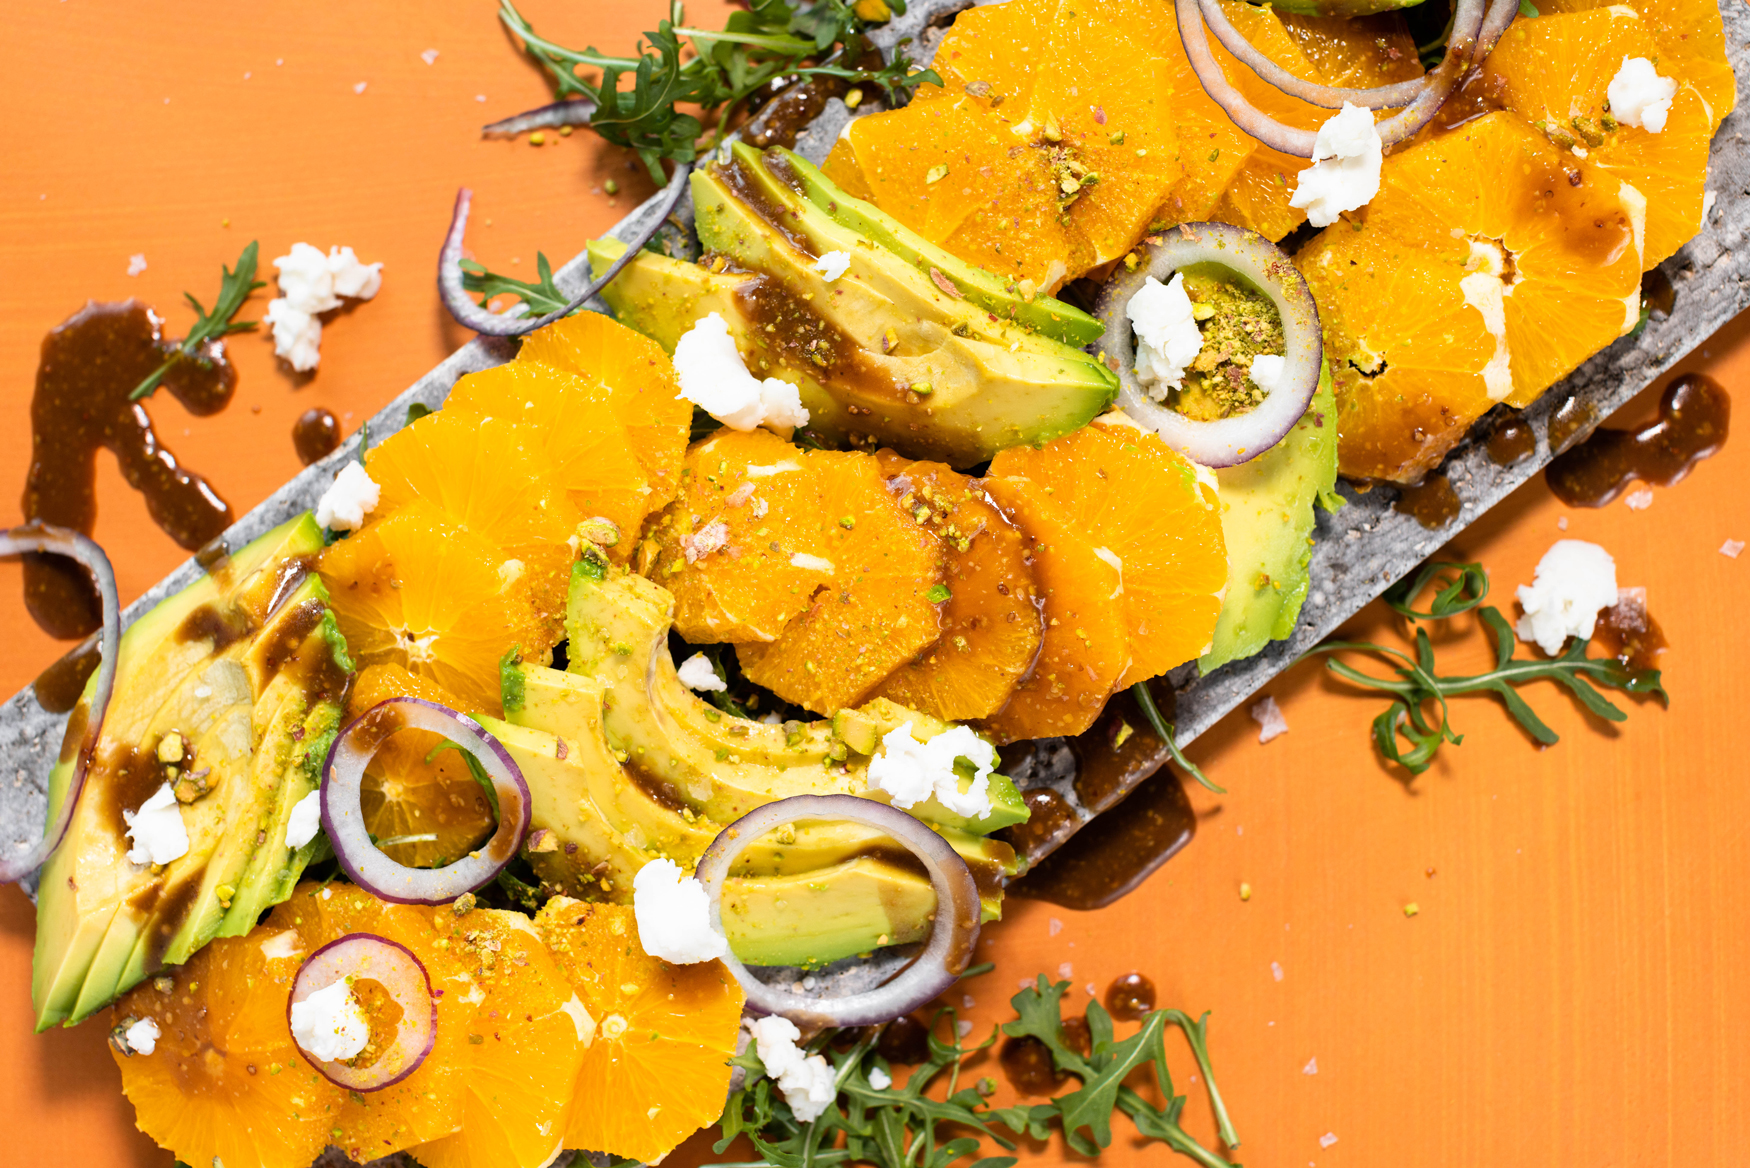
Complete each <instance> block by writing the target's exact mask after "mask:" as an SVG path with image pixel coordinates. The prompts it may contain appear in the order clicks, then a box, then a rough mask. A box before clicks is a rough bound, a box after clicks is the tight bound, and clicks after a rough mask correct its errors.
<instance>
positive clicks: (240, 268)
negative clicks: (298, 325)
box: [128, 239, 267, 401]
mask: <svg viewBox="0 0 1750 1168" xmlns="http://www.w3.org/2000/svg"><path fill="white" fill-rule="evenodd" d="M257 250H258V246H257V241H255V240H253V239H252V240H250V241H249V246H248V247H246V248H244V249H243V254H242V255H241V256H238V257H237V267H236V268H235V269H232V268H227V267H224V266H223V265H220V271H222V272H224V277H223V278H222V279H221V280H220V281H219V298H218V299H217V300H215V301H213V310H212V311H211V312H208V311H207V310H206V309H205V308H203V307H202V306H201V302H200V301H198V300H196V299H195V298H194V296H193V295H191V294H190V293H187V292H184V293H183V294H182V295H183V299H185V300H187V301H188V302H189V304H190V305H192V306H193V307H194V311H195V315H196V316H197V317H198V319H197V320H196V321H195V322H194V327H193V328H191V329H189V330H188V335H187V336H185V337H183V338H182V343H181V344H179V345H177V346H176V348H175V349H174V350H172V352H171V354H170V356H168V357H166V358H164V363H163V364H162V365H160V366H158V368H156V369H154V370H153V371H152V372H151V373H150V374H148V375H147V377H146V379H145V380H144V381H142V382H140V384H139V385H136V386H135V387H134V391H133V392H132V393H130V394H128V400H129V401H139V400H140V399H141V398H143V397H146V396H148V395H149V394H151V393H152V392H153V391H154V390H156V389H157V388H158V385H159V383H160V382H162V381H163V380H164V375H165V374H167V373H169V372H170V370H171V369H172V367H174V366H175V365H176V363H177V362H179V361H188V360H194V361H201V360H204V359H203V358H202V357H201V356H200V347H201V346H202V345H204V344H206V343H207V342H208V341H212V340H217V339H218V338H220V337H228V336H230V335H231V334H232V333H241V332H248V331H249V330H250V329H252V328H254V327H255V326H256V324H257V323H258V322H257V321H253V320H232V319H231V318H232V317H234V316H236V315H237V312H238V310H239V309H241V308H242V307H243V302H244V301H245V300H248V299H249V294H250V293H252V292H254V291H255V290H256V289H257V288H265V287H267V283H266V281H264V280H257V279H256V278H255V263H256V253H257Z"/></svg>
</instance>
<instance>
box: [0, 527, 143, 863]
mask: <svg viewBox="0 0 1750 1168" xmlns="http://www.w3.org/2000/svg"><path fill="white" fill-rule="evenodd" d="M28 552H48V553H51V554H53V555H60V556H67V557H68V558H70V559H74V560H77V561H79V563H81V564H82V565H84V567H85V570H86V571H88V572H90V573H91V579H92V582H93V583H95V584H96V585H97V595H98V599H99V600H100V601H101V602H102V605H103V623H102V625H101V627H100V629H99V639H98V643H97V648H98V653H99V654H100V656H99V660H98V665H97V672H96V674H95V675H93V677H92V680H91V681H90V682H89V683H88V686H87V689H86V691H85V692H86V693H87V694H89V695H90V698H89V704H88V706H87V708H86V712H85V732H84V735H83V737H82V738H81V739H80V742H79V755H78V761H77V762H75V763H74V764H73V777H72V779H71V781H70V782H68V784H67V794H66V796H65V797H64V798H62V800H61V806H60V807H59V808H57V809H56V811H55V818H54V820H53V821H52V822H51V823H49V824H48V826H47V827H46V828H45V829H44V830H43V835H42V838H41V839H40V840H38V841H37V842H36V844H35V845H34V846H32V847H30V848H27V849H26V850H25V851H23V852H21V853H18V854H16V855H7V856H4V857H0V884H11V883H12V882H13V881H15V880H22V879H24V878H25V877H26V876H28V875H30V874H31V873H32V872H34V871H36V870H37V869H38V868H40V867H42V863H43V861H44V860H46V859H48V858H49V854H50V853H51V852H53V851H54V850H55V849H56V848H57V847H59V846H60V843H61V840H62V838H63V837H65V836H66V834H67V828H68V826H69V825H71V824H72V822H73V812H74V810H75V809H77V807H78V806H79V796H80V795H81V794H82V793H83V792H84V790H85V776H86V775H87V774H88V773H90V770H91V759H92V756H94V755H95V754H96V753H97V741H98V738H99V736H100V735H101V734H102V733H103V716H104V715H105V714H106V713H108V712H109V698H110V694H111V693H112V692H113V691H114V689H115V670H116V657H117V656H118V654H119V653H120V651H121V639H122V616H121V614H122V606H121V597H120V595H119V594H118V592H117V591H116V586H115V570H114V569H113V568H111V567H110V564H109V557H108V556H106V555H104V554H103V549H102V548H100V547H98V546H97V544H96V543H95V542H93V541H92V540H91V539H90V538H89V537H87V536H85V535H82V534H80V533H79V532H77V531H70V530H68V529H67V528H64V527H51V526H49V525H48V524H46V523H27V524H25V525H24V526H22V527H14V528H12V529H11V530H10V531H4V532H0V556H18V555H24V554H26V553H28ZM75 717H77V714H75ZM62 749H63V750H65V749H66V748H65V747H62ZM8 850H9V851H10V849H8Z"/></svg>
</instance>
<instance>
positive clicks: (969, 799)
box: [867, 722, 997, 819]
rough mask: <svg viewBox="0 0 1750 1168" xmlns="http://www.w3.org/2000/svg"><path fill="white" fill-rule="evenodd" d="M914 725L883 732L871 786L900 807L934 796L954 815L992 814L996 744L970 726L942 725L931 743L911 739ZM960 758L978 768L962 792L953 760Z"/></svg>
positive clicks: (871, 770)
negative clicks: (991, 786)
mask: <svg viewBox="0 0 1750 1168" xmlns="http://www.w3.org/2000/svg"><path fill="white" fill-rule="evenodd" d="M911 727H912V724H911V723H910V722H906V723H905V724H904V725H902V726H899V727H898V728H897V729H894V730H890V731H888V732H887V734H886V735H884V736H883V737H882V739H881V749H880V751H879V752H877V753H876V755H875V757H874V758H872V759H870V760H869V770H868V777H867V782H868V785H869V786H870V787H873V788H875V789H876V790H880V791H886V792H887V793H888V795H889V796H891V801H892V803H893V805H894V806H895V807H898V808H899V809H900V810H902V811H904V810H906V809H908V808H910V807H912V806H913V805H915V804H918V803H921V802H923V801H924V800H925V799H928V798H930V797H931V796H932V795H933V796H935V798H936V802H938V803H940V804H941V805H942V806H943V807H946V808H947V809H948V810H949V811H952V812H954V813H955V814H956V815H964V816H966V817H967V818H968V819H983V818H985V817H986V816H988V815H989V814H990V774H991V772H992V771H993V770H995V769H996V764H997V752H996V747H994V746H992V745H991V744H990V743H988V742H986V741H985V740H984V739H982V738H980V737H979V736H978V735H977V734H975V733H973V731H972V727H970V726H955V727H954V728H953V729H951V730H944V731H942V732H941V733H940V734H938V735H936V736H935V737H934V738H932V739H930V740H929V741H928V742H919V741H918V740H917V739H916V738H913V737H912V733H911ZM962 758H964V759H966V760H967V761H968V762H970V763H971V764H972V765H973V768H974V773H973V777H972V782H971V784H970V785H969V786H968V787H967V788H966V790H965V791H964V792H962V791H961V790H960V776H959V774H957V773H956V772H955V770H954V763H955V761H956V760H957V759H962Z"/></svg>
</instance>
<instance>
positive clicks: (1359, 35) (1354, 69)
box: [1278, 12, 1422, 112]
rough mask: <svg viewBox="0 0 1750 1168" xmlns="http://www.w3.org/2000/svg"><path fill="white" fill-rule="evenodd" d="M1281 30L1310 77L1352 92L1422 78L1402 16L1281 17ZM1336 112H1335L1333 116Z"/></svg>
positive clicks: (1379, 14) (1382, 14) (1387, 14)
mask: <svg viewBox="0 0 1750 1168" xmlns="http://www.w3.org/2000/svg"><path fill="white" fill-rule="evenodd" d="M1278 15H1279V16H1280V18H1281V20H1282V26H1283V28H1285V29H1286V30H1287V31H1288V35H1289V36H1290V37H1292V38H1293V39H1294V42H1295V44H1297V45H1298V46H1300V52H1301V56H1302V57H1304V58H1305V59H1306V63H1307V65H1308V66H1309V67H1310V68H1311V69H1312V72H1311V73H1308V74H1307V75H1306V76H1307V77H1309V78H1312V79H1316V80H1319V81H1322V82H1324V83H1325V84H1326V85H1338V86H1344V87H1348V88H1353V89H1370V88H1373V87H1374V86H1379V85H1389V84H1391V83H1392V82H1394V81H1414V80H1415V79H1416V78H1418V77H1420V76H1422V63H1421V60H1420V58H1419V57H1418V56H1417V53H1416V39H1415V38H1414V37H1412V36H1411V35H1410V30H1409V26H1408V25H1407V24H1405V23H1404V17H1403V14H1402V13H1399V12H1380V13H1376V14H1374V15H1372V16H1348V17H1345V16H1303V15H1300V14H1299V13H1292V12H1279V13H1278ZM1332 112H1335V111H1332Z"/></svg>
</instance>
